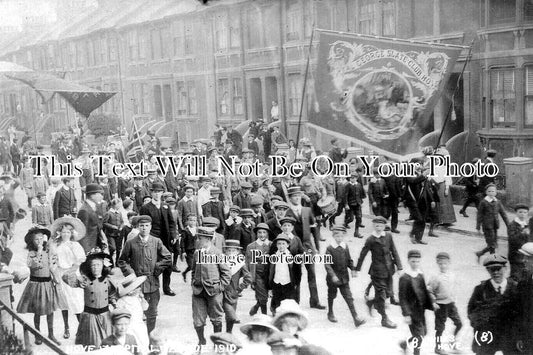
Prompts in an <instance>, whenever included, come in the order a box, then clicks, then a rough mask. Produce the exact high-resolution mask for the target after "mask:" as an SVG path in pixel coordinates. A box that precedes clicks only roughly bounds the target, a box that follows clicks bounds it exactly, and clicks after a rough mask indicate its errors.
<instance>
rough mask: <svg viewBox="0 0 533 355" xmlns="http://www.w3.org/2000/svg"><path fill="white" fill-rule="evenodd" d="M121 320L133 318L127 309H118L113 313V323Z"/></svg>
mask: <svg viewBox="0 0 533 355" xmlns="http://www.w3.org/2000/svg"><path fill="white" fill-rule="evenodd" d="M121 318H128V319H130V318H131V313H130V311H128V310H127V309H125V308H116V309H114V310H113V311H111V321H112V322H113V323H114V322H116V321H117V320H119V319H121Z"/></svg>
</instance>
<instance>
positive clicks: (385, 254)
mask: <svg viewBox="0 0 533 355" xmlns="http://www.w3.org/2000/svg"><path fill="white" fill-rule="evenodd" d="M372 223H373V226H374V231H373V232H372V235H370V237H368V238H367V240H366V242H365V246H364V247H363V249H362V250H361V254H360V256H359V260H358V261H357V266H356V267H355V270H356V272H357V273H356V276H357V275H358V273H359V271H361V266H362V265H363V261H364V260H365V257H366V254H368V252H371V253H372V264H371V265H370V270H369V272H368V273H369V274H370V279H371V280H372V285H373V286H374V290H375V294H376V297H375V299H374V302H373V303H374V306H375V307H376V310H377V311H378V312H379V314H380V315H381V325H382V326H383V327H385V328H391V329H394V328H396V324H395V323H393V322H392V321H391V320H390V319H389V317H388V316H387V314H386V313H385V300H386V299H387V298H388V297H393V290H392V275H394V272H395V268H397V269H398V270H402V262H401V261H400V256H399V255H398V252H397V251H396V246H395V245H394V240H393V239H392V234H391V233H389V232H385V225H386V224H387V220H386V219H385V218H384V217H381V216H379V217H376V218H374V219H373V220H372ZM391 302H392V300H391Z"/></svg>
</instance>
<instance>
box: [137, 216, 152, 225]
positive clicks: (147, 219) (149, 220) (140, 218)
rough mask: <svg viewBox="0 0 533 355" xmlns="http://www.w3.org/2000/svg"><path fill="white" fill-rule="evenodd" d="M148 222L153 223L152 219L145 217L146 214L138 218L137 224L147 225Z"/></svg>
mask: <svg viewBox="0 0 533 355" xmlns="http://www.w3.org/2000/svg"><path fill="white" fill-rule="evenodd" d="M147 222H149V223H152V217H150V216H148V215H145V214H143V215H141V216H138V217H137V223H147Z"/></svg>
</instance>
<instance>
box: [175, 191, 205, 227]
mask: <svg viewBox="0 0 533 355" xmlns="http://www.w3.org/2000/svg"><path fill="white" fill-rule="evenodd" d="M183 191H184V192H185V196H183V198H182V199H181V200H179V201H178V204H177V206H176V209H177V210H178V228H179V231H180V232H181V231H183V230H184V229H185V227H186V223H187V217H188V216H189V215H191V214H193V215H195V216H196V218H197V219H199V218H200V213H199V208H198V199H197V198H196V196H194V186H192V185H185V187H184V188H183Z"/></svg>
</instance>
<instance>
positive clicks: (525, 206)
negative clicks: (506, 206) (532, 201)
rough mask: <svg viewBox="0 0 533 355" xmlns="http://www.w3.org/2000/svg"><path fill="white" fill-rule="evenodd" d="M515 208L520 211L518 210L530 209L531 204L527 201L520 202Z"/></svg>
mask: <svg viewBox="0 0 533 355" xmlns="http://www.w3.org/2000/svg"><path fill="white" fill-rule="evenodd" d="M514 210H515V211H518V210H528V211H529V205H527V204H526V203H518V204H516V205H515V206H514Z"/></svg>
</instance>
